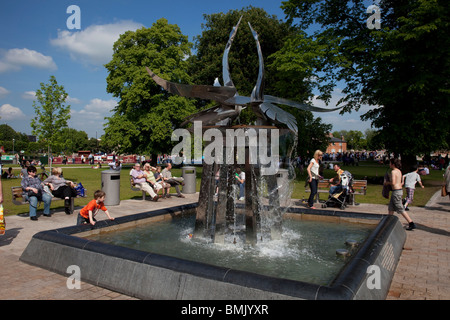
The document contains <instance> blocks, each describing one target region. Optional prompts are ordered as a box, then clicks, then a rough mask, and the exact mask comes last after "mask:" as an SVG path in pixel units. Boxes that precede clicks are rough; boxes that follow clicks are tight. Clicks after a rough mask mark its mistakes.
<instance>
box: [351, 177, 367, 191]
mask: <svg viewBox="0 0 450 320" xmlns="http://www.w3.org/2000/svg"><path fill="white" fill-rule="evenodd" d="M352 188H353V190H354V191H355V192H358V193H361V194H366V191H367V180H354V181H353V184H352Z"/></svg>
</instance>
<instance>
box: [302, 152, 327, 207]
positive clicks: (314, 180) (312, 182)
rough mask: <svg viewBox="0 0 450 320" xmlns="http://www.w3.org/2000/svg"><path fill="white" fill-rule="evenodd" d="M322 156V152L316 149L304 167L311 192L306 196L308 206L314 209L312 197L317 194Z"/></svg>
mask: <svg viewBox="0 0 450 320" xmlns="http://www.w3.org/2000/svg"><path fill="white" fill-rule="evenodd" d="M322 156H323V152H322V151H320V150H316V152H314V157H313V158H312V159H311V161H310V162H309V165H308V168H306V171H307V172H308V183H309V188H310V190H311V194H310V195H309V198H308V207H310V208H311V209H315V207H314V197H315V196H316V194H317V186H318V185H319V179H320V176H319V167H320V161H321V159H322Z"/></svg>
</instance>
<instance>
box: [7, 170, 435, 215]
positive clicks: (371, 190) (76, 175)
mask: <svg viewBox="0 0 450 320" xmlns="http://www.w3.org/2000/svg"><path fill="white" fill-rule="evenodd" d="M5 167H6V168H7V167H8V166H7V165H6V166H5ZM71 167H72V166H71ZM62 168H63V174H64V177H65V178H66V179H68V180H72V181H74V182H76V183H78V182H81V183H82V184H83V185H84V187H85V188H86V189H87V190H88V191H87V197H86V198H77V199H76V200H75V206H84V205H86V204H87V203H88V202H89V201H90V200H91V199H93V193H94V191H95V190H97V189H101V171H102V170H105V169H107V168H103V169H92V168H91V166H88V165H79V166H78V167H77V168H67V167H64V166H62ZM18 169H19V168H17V167H16V168H15V170H14V172H15V173H18V172H19V170H18ZM130 169H131V167H125V168H123V169H122V171H121V174H120V199H121V200H126V199H131V198H136V199H139V198H141V196H142V194H141V192H136V191H132V190H131V188H130V179H129V171H130ZM343 169H344V170H348V171H350V172H351V173H352V174H353V175H354V176H355V179H363V178H364V177H368V178H369V179H375V178H376V177H382V176H384V174H385V172H386V170H387V167H386V166H382V165H379V164H377V163H374V162H360V165H359V166H355V167H343ZM39 171H40V169H39V170H38V172H39ZM201 173H202V168H201V167H197V191H199V190H200V179H201ZM172 174H173V175H174V176H181V169H176V168H174V169H172ZM333 175H334V171H333V170H330V169H325V171H324V177H325V178H331V177H332V176H333ZM421 177H422V181H423V183H424V185H425V188H424V189H422V188H420V187H419V186H418V185H417V186H416V192H415V195H414V203H413V205H414V206H424V205H425V204H426V203H427V202H428V200H429V199H430V198H431V196H432V195H433V194H434V193H435V192H436V191H438V190H439V189H440V186H441V183H442V171H435V170H433V171H432V172H431V174H430V175H428V176H421ZM305 179H306V173H303V175H302V174H300V173H298V174H297V176H296V179H295V183H294V193H293V196H292V198H294V199H303V198H308V197H309V193H306V192H305V188H304V185H305ZM2 184H3V199H4V200H3V206H4V210H5V214H6V215H15V214H19V213H27V212H28V205H21V206H17V205H14V204H13V203H12V199H11V187H12V186H20V179H3V180H2ZM381 189H382V186H381V185H379V184H373V183H369V185H368V188H367V195H366V196H356V201H357V202H361V203H374V204H387V203H388V200H387V199H384V198H383V197H382V196H381ZM325 197H326V195H325V194H322V195H321V199H323V200H325ZM63 206H64V202H63V201H54V202H52V208H62V207H63ZM42 207H43V206H42V205H41V207H40V209H42Z"/></svg>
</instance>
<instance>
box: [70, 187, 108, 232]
mask: <svg viewBox="0 0 450 320" xmlns="http://www.w3.org/2000/svg"><path fill="white" fill-rule="evenodd" d="M105 195H106V193H105V192H104V191H102V190H97V191H95V192H94V200H91V201H89V203H88V204H87V205H86V206H85V207H84V208H83V209H81V210H80V213H79V214H78V218H77V224H78V225H79V224H84V223H90V224H92V225H94V224H95V222H96V221H97V220H95V218H94V217H95V215H96V214H97V212H98V211H99V210H103V211H105V213H106V215H107V216H108V218H109V220H114V218H112V217H111V216H110V215H109V212H108V209H106V207H105V204H104V203H103V201H105Z"/></svg>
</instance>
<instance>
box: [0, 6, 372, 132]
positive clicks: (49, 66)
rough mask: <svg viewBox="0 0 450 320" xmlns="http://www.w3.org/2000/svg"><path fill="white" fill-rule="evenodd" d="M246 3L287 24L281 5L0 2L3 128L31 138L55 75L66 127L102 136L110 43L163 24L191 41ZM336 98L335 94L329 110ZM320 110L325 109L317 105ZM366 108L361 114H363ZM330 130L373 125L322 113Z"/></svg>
mask: <svg viewBox="0 0 450 320" xmlns="http://www.w3.org/2000/svg"><path fill="white" fill-rule="evenodd" d="M70 5H77V6H78V7H79V8H80V10H81V16H80V22H81V26H80V27H81V29H79V30H75V29H72V30H69V29H68V27H67V20H68V18H69V17H71V15H72V13H67V8H68V7H69V6H70ZM249 5H252V6H254V7H261V8H263V9H264V10H265V11H266V12H267V13H268V14H270V15H276V16H277V17H278V18H279V19H283V20H284V19H285V15H284V13H283V11H282V10H281V9H280V5H281V0H223V1H216V0H190V1H186V0H171V1H162V0H158V1H155V0H147V1H144V0H131V1H130V0H127V1H124V0H108V1H106V0H94V1H92V0H91V1H75V0H71V1H65V0H45V1H35V0H15V1H1V3H0V117H1V119H0V123H1V124H5V123H6V124H8V125H10V126H11V127H12V128H13V129H14V130H16V131H19V132H23V133H26V134H31V128H30V126H29V125H30V120H31V118H32V117H33V116H34V109H33V106H32V105H33V99H34V92H35V91H36V90H37V89H39V87H40V83H41V82H44V83H48V82H49V78H50V76H51V75H54V76H55V77H56V79H57V81H58V84H60V85H63V86H64V88H65V90H66V92H67V93H68V94H69V99H68V101H67V102H66V103H67V104H70V105H71V120H69V127H71V128H75V129H77V130H83V131H85V132H86V133H87V134H88V135H89V137H96V136H97V137H100V136H101V135H102V134H103V124H104V123H105V120H104V117H107V116H110V115H111V112H110V110H111V109H112V108H113V107H114V106H115V105H116V100H115V98H113V96H112V95H111V94H108V93H107V92H106V77H107V72H106V69H105V68H104V67H103V65H104V64H105V63H108V62H109V61H110V59H111V54H112V45H113V43H114V42H115V40H117V39H118V37H119V35H120V34H122V33H124V32H125V31H127V30H136V29H138V28H140V27H142V26H144V27H151V25H152V24H153V23H154V22H156V21H157V20H158V19H160V18H166V19H167V20H168V21H169V23H170V24H177V25H178V26H179V27H180V29H181V32H182V33H183V34H185V35H187V36H188V37H189V40H190V41H191V42H192V41H193V37H194V36H196V35H199V34H201V31H202V29H201V25H202V23H204V19H203V15H204V14H212V13H219V12H223V13H226V12H228V11H229V10H239V9H242V8H245V7H247V6H249ZM339 96H340V91H339V88H338V89H337V90H336V92H335V96H334V98H333V100H332V102H331V105H330V107H331V106H332V105H333V103H335V102H336V101H337V100H338V99H339ZM315 104H316V105H317V106H324V104H323V103H322V102H321V101H315ZM362 109H363V108H362ZM318 116H321V117H322V119H323V121H324V122H326V123H331V124H333V130H360V131H364V130H365V129H366V128H369V127H370V124H369V123H367V122H362V121H360V120H359V114H358V113H355V112H353V113H352V114H350V115H346V116H340V115H339V114H338V112H333V113H330V114H320V115H318Z"/></svg>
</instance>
